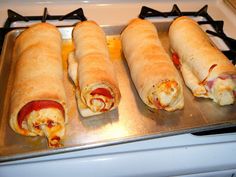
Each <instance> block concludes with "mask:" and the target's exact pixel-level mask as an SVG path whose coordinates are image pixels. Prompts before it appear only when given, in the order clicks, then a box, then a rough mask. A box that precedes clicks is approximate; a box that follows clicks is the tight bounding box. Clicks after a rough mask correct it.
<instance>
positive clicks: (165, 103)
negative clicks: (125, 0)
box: [121, 18, 184, 111]
mask: <svg viewBox="0 0 236 177" xmlns="http://www.w3.org/2000/svg"><path fill="white" fill-rule="evenodd" d="M121 40H122V48H123V52H124V55H125V58H126V60H127V63H128V66H129V70H130V74H131V77H132V80H133V82H134V84H135V87H136V89H137V91H138V93H139V96H140V97H141V99H142V101H143V102H144V103H145V104H146V105H148V106H149V107H151V108H154V109H164V110H166V111H174V110H177V109H182V108H183V106H184V97H183V88H182V81H181V79H180V76H179V74H178V71H177V69H176V68H175V66H174V65H173V63H172V61H171V59H170V57H169V55H168V54H167V53H166V51H165V49H164V48H163V46H162V44H161V42H160V39H159V37H158V33H157V30H156V27H155V26H154V25H153V24H152V23H151V22H149V21H148V20H143V19H138V18H137V19H134V20H132V21H131V22H130V23H129V24H128V26H127V27H126V28H125V29H124V31H123V32H122V34H121Z"/></svg>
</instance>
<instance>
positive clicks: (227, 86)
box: [208, 77, 236, 105]
mask: <svg viewBox="0 0 236 177" xmlns="http://www.w3.org/2000/svg"><path fill="white" fill-rule="evenodd" d="M208 90H209V95H210V97H211V98H212V99H213V101H214V102H216V103H218V104H219V105H229V104H233V103H234V101H235V95H234V92H235V90H236V81H235V80H233V79H232V78H226V79H221V78H220V77H218V78H216V79H215V80H214V82H213V85H212V87H211V88H208Z"/></svg>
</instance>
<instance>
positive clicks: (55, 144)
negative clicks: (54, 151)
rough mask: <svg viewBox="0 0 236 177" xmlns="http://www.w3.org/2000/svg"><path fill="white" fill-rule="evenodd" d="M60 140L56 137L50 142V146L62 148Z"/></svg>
mask: <svg viewBox="0 0 236 177" xmlns="http://www.w3.org/2000/svg"><path fill="white" fill-rule="evenodd" d="M60 140H61V138H60V137H59V136H54V137H53V138H52V139H51V140H50V142H49V146H51V147H60V146H61V144H60Z"/></svg>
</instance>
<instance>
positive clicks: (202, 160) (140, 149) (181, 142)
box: [0, 0, 236, 177]
mask: <svg viewBox="0 0 236 177" xmlns="http://www.w3.org/2000/svg"><path fill="white" fill-rule="evenodd" d="M174 3H175V4H177V5H178V6H179V8H180V9H181V10H183V11H189V10H195V11H197V10H199V9H200V8H201V7H203V6H204V5H206V4H208V13H209V14H210V15H211V16H212V17H213V18H214V19H215V20H224V31H225V33H226V34H227V35H228V36H230V37H232V38H234V39H236V31H235V29H236V20H235V19H236V14H235V13H234V12H233V11H231V9H230V8H229V7H228V6H227V5H226V4H224V2H223V1H221V0H208V1H203V0H199V1H191V0H182V1H180V0H179V1H170V0H168V1H164V0H162V1H150V0H149V1H145V3H144V2H142V1H134V0H133V1H131V0H130V1H126V2H117V1H108V0H107V1H90V0H89V1H72V0H71V1H62V0H59V1H56V0H54V1H38V0H34V1H30V0H24V1H21V2H19V1H12V0H11V1H5V0H4V1H1V2H0V13H1V16H0V26H3V24H4V22H5V19H6V18H7V9H12V10H14V11H16V12H17V13H19V14H22V15H26V16H27V15H28V16H30V15H32V14H33V15H42V13H43V9H44V7H47V8H48V11H49V14H50V15H62V14H67V13H69V12H71V11H73V10H75V9H77V8H79V7H82V8H83V10H84V13H85V15H86V17H87V18H88V19H93V20H95V21H97V22H98V23H99V24H100V25H122V24H126V23H127V22H128V21H129V19H132V18H134V17H137V15H138V14H139V11H140V9H141V7H142V6H143V5H145V6H149V7H152V8H154V9H158V10H160V11H170V10H171V9H172V6H173V4H174ZM108 14H109V15H108ZM235 157H236V133H228V134H220V135H209V136H195V135H192V134H183V135H177V136H169V137H163V138H156V139H150V140H146V141H138V142H132V143H125V144H119V145H113V146H107V147H101V148H94V149H88V150H82V151H76V152H70V153H64V154H57V155H51V156H44V157H38V158H32V159H25V160H18V161H12V162H6V163H1V164H0V176H4V177H8V176H9V177H10V176H19V175H20V176H31V177H33V176H35V177H37V176H57V177H60V176H82V177H87V176H99V177H100V176H101V177H105V176H109V177H115V176H120V177H121V176H122V177H123V176H127V177H132V176H136V177H137V176H144V177H148V176H158V177H159V176H219V177H224V176H225V177H226V176H227V177H233V176H235V174H236V158H235Z"/></svg>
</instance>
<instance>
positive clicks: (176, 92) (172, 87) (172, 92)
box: [148, 80, 181, 111]
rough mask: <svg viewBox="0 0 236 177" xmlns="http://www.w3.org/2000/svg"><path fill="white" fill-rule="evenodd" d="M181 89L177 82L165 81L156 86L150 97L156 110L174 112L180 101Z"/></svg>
mask: <svg viewBox="0 0 236 177" xmlns="http://www.w3.org/2000/svg"><path fill="white" fill-rule="evenodd" d="M180 95H181V94H180V87H179V84H178V83H177V82H176V81H169V80H167V81H163V82H161V83H160V84H157V85H154V86H153V88H152V89H151V91H150V92H149V95H148V100H149V102H150V103H151V104H152V105H153V107H154V108H157V109H164V110H167V111H172V110H175V109H176V106H177V105H178V103H179V101H180V98H179V97H180Z"/></svg>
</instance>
